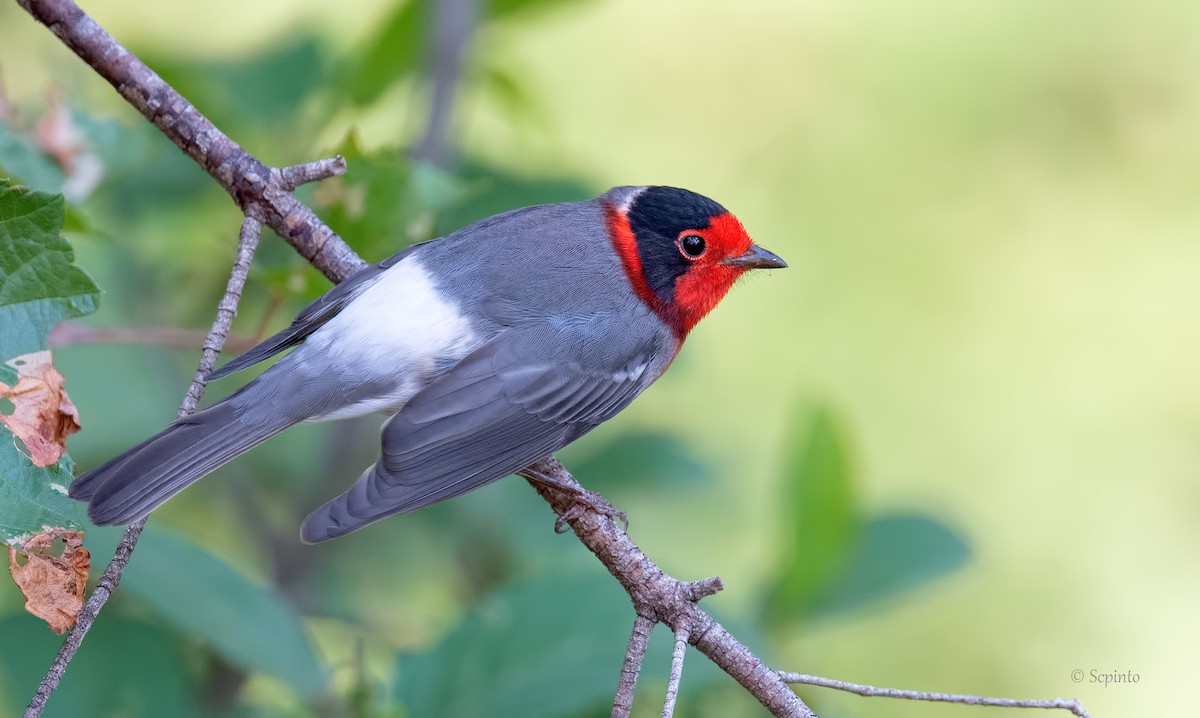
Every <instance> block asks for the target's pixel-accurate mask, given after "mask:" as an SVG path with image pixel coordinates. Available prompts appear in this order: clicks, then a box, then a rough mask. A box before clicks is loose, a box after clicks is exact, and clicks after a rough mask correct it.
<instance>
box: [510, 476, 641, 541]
mask: <svg viewBox="0 0 1200 718" xmlns="http://www.w3.org/2000/svg"><path fill="white" fill-rule="evenodd" d="M519 475H520V476H522V477H524V478H526V479H529V480H532V481H536V482H537V483H539V484H541V485H543V486H547V487H549V488H551V489H554V490H555V491H560V492H562V493H564V494H569V495H570V497H571V500H572V502H573V503H572V504H571V506H570V507H569V508H568V509H567V510H566V511H564V512H562V513H561V514H559V516H558V518H557V519H555V520H554V533H559V534H561V533H566V532H567V531H568V530H569V528H570V527H569V526H568V524H570V523H571V522H572V521H574V520H575V519H577V518H579V517H580V515H582V514H583V512H584V511H588V510H591V511H594V512H596V513H598V514H600V515H601V516H607V517H609V518H610V519H612V520H613V521H615V522H616V523H619V524H620V525H621V530H623V531H628V530H629V514H627V513H625V512H624V511H622V510H620V509H618V508H617V507H616V506H613V505H612V504H611V503H609V502H608V499H606V498H604V497H603V496H601V495H600V494H598V493H596V492H595V491H588V490H587V489H584V488H581V487H579V486H574V485H571V484H567V483H563V482H561V481H559V480H558V479H556V478H554V477H553V476H550V475H549V474H545V473H542V472H540V471H536V470H534V469H533V468H532V467H529V468H526V469H522V470H521V471H520V472H519Z"/></svg>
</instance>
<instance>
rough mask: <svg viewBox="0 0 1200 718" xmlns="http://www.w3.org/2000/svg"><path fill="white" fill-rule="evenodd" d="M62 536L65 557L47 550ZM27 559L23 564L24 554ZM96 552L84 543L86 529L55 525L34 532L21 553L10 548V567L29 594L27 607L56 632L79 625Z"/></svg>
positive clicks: (17, 580)
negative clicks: (21, 559) (93, 556)
mask: <svg viewBox="0 0 1200 718" xmlns="http://www.w3.org/2000/svg"><path fill="white" fill-rule="evenodd" d="M60 538H61V539H62V540H63V543H64V548H63V552H62V555H61V556H49V555H47V554H46V553H45V551H46V550H47V549H49V548H50V547H51V546H52V545H53V544H54V542H55V541H56V540H57V539H60ZM22 554H23V555H24V556H25V558H26V560H25V563H24V564H22V563H21V562H20V558H19V557H20V556H21V555H22ZM91 567H92V555H91V553H90V552H89V551H88V550H87V549H86V548H84V546H83V532H82V531H68V530H67V529H61V528H52V529H46V530H45V531H42V532H41V533H38V534H34V535H33V536H32V537H31V538H30V539H29V540H27V541H26V542H25V544H24V545H23V546H22V551H20V552H18V551H17V549H15V548H14V547H12V546H9V547H8V570H9V572H10V573H11V574H12V577H13V581H15V582H16V584H17V587H19V588H20V589H21V593H22V594H24V595H25V610H27V611H29V612H30V613H32V614H33V615H35V616H37V617H38V618H40V619H42V620H43V621H45V622H46V623H47V624H49V626H50V630H52V631H54V632H55V633H60V634H61V633H66V632H67V631H68V630H69V629H70V628H71V626H74V625H75V620H76V618H78V617H79V610H80V609H81V608H83V592H84V588H85V587H86V586H87V578H88V571H89V570H90V569H91Z"/></svg>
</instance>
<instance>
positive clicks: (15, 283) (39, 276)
mask: <svg viewBox="0 0 1200 718" xmlns="http://www.w3.org/2000/svg"><path fill="white" fill-rule="evenodd" d="M62 226H63V199H62V195H51V194H47V193H45V192H35V191H31V190H28V189H25V188H23V187H12V186H10V185H8V183H5V182H0V359H2V360H4V361H7V360H9V359H12V358H13V357H17V356H21V355H22V354H30V353H32V352H36V351H41V350H43V349H46V348H47V346H48V345H47V344H46V335H47V334H49V333H50V330H51V329H52V328H54V325H55V324H58V323H59V322H61V321H62V320H64V319H67V318H69V317H78V316H82V315H84V314H89V313H91V312H93V311H95V310H96V307H97V306H98V304H99V300H100V290H99V288H98V287H96V284H95V282H93V281H92V278H91V277H89V276H88V275H87V274H86V273H85V272H84V271H83V270H82V269H80V268H79V267H77V266H75V265H74V264H72V260H73V259H74V256H75V253H74V251H73V250H72V249H71V245H70V244H68V243H67V240H65V239H63V237H62V235H60V234H59V232H60V231H61V230H62ZM2 371H3V370H0V381H5V382H6V383H7V379H5V375H4V374H3V373H2ZM9 372H10V373H9V374H8V377H9V378H15V376H16V373H15V370H12V369H11V368H10V369H9Z"/></svg>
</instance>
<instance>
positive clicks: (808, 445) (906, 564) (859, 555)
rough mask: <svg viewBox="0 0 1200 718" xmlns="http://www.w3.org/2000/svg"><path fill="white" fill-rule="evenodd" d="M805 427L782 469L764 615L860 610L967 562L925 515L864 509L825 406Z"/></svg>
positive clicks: (951, 536)
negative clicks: (781, 532)
mask: <svg viewBox="0 0 1200 718" xmlns="http://www.w3.org/2000/svg"><path fill="white" fill-rule="evenodd" d="M797 424H802V422H797ZM809 426H810V428H809V430H808V435H807V437H806V438H805V439H804V440H803V441H800V442H797V443H796V447H797V449H796V450H795V454H794V456H793V457H792V458H791V462H790V466H787V467H786V468H785V470H784V473H783V476H782V478H783V480H784V488H783V493H784V500H783V501H782V502H780V504H779V510H780V513H781V516H780V517H779V523H780V525H781V526H783V527H784V528H785V530H788V529H790V536H785V540H784V541H783V542H782V543H783V545H784V546H786V547H787V556H786V558H785V560H783V561H782V562H781V563H780V565H779V572H778V574H777V575H776V577H775V585H774V587H773V588H772V589H771V590H770V592H769V593H768V597H767V598H768V601H767V611H766V616H767V617H768V619H770V620H772V621H773V622H776V623H779V622H783V621H788V620H803V619H812V618H816V617H820V616H824V615H828V614H835V613H842V612H846V611H852V610H855V609H859V608H862V607H864V606H868V605H870V604H871V603H873V602H876V601H882V600H886V599H888V598H891V596H892V595H893V594H898V593H901V592H903V591H906V590H908V589H911V588H915V587H916V586H919V585H921V584H922V583H925V582H927V581H931V580H933V579H936V578H939V577H941V576H943V575H945V574H947V573H950V572H952V571H954V570H955V569H957V568H959V567H961V566H962V565H963V563H965V562H966V560H967V558H968V556H969V551H968V549H967V546H966V544H965V543H964V542H963V539H962V538H960V537H959V536H958V535H957V534H955V533H954V532H953V531H952V530H950V529H949V528H947V527H946V526H944V525H942V523H941V522H939V521H938V520H937V519H936V518H934V517H932V516H928V515H925V514H918V513H905V514H896V513H884V514H879V515H869V514H868V515H866V516H864V515H863V513H864V512H863V510H862V508H861V507H860V506H859V503H858V497H857V496H856V492H855V486H856V485H857V484H858V483H859V482H858V480H857V478H856V477H855V474H854V466H853V454H852V452H851V450H850V448H849V437H848V436H847V435H846V434H847V432H846V429H845V428H844V427H843V425H842V423H841V422H840V421H838V420H837V419H836V418H835V417H834V416H833V415H832V414H831V412H830V411H829V409H827V408H818V409H817V410H816V411H814V412H813V416H812V419H811V420H810V421H809Z"/></svg>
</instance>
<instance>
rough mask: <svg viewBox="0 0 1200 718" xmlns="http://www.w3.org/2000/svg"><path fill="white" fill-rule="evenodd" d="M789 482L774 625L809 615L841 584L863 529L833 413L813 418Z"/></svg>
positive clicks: (771, 608) (771, 605)
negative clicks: (815, 603)
mask: <svg viewBox="0 0 1200 718" xmlns="http://www.w3.org/2000/svg"><path fill="white" fill-rule="evenodd" d="M784 476H785V481H786V483H785V486H784V499H783V501H782V502H780V507H781V509H782V510H783V512H784V515H783V519H784V521H783V525H784V526H785V527H786V528H785V530H786V531H787V532H788V533H787V534H786V535H785V536H784V541H785V546H786V549H785V550H786V552H787V556H786V559H785V561H784V563H783V565H782V567H781V568H782V570H781V571H780V573H779V579H778V581H777V583H776V585H775V586H774V588H773V589H772V591H771V593H770V594H769V598H768V615H769V616H770V617H771V618H772V619H774V620H779V619H783V618H790V617H793V616H796V615H803V614H805V613H807V612H808V610H809V608H810V607H811V605H812V603H813V601H814V600H815V598H816V597H817V596H818V595H820V594H821V593H823V592H824V591H825V590H826V589H827V587H828V585H829V584H830V583H831V582H833V581H835V580H837V579H838V577H839V575H840V573H841V572H842V571H843V570H844V565H845V563H846V560H847V559H848V557H849V554H850V550H851V548H852V546H853V542H854V539H855V535H856V532H857V529H858V526H859V516H858V512H857V509H856V507H855V499H854V471H853V466H852V464H851V457H850V449H849V447H848V441H847V439H846V437H845V431H844V429H842V427H841V425H840V423H839V422H838V420H837V419H836V418H835V417H834V416H833V414H832V413H831V412H830V411H829V410H828V409H825V408H822V409H818V410H817V411H816V413H815V414H814V415H813V418H812V420H811V421H810V422H809V429H808V435H807V437H806V438H805V439H804V440H803V441H801V442H800V443H799V448H798V449H797V450H796V451H795V453H794V454H793V455H792V457H791V460H790V461H789V462H788V468H787V469H786V470H785V471H784Z"/></svg>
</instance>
